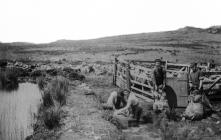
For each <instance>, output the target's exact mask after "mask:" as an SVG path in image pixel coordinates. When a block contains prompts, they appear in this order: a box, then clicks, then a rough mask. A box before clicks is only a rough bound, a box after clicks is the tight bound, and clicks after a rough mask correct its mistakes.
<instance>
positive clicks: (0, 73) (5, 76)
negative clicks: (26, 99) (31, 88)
mask: <svg viewBox="0 0 221 140" xmlns="http://www.w3.org/2000/svg"><path fill="white" fill-rule="evenodd" d="M17 88H18V77H17V76H16V73H14V72H13V71H12V70H10V69H7V70H6V69H5V70H0V90H14V89H17Z"/></svg>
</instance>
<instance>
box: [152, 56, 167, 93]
mask: <svg viewBox="0 0 221 140" xmlns="http://www.w3.org/2000/svg"><path fill="white" fill-rule="evenodd" d="M152 78H153V84H154V90H155V91H158V89H159V87H160V86H162V87H163V88H164V87H165V85H166V71H165V69H164V68H163V67H162V62H161V60H160V59H156V60H155V68H154V69H153V73H152Z"/></svg>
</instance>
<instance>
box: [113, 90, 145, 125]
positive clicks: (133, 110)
mask: <svg viewBox="0 0 221 140" xmlns="http://www.w3.org/2000/svg"><path fill="white" fill-rule="evenodd" d="M124 96H125V99H126V100H127V105H126V106H125V107H124V108H121V109H119V110H116V111H115V113H114V114H115V115H124V114H125V113H126V114H127V113H128V112H129V116H132V118H134V119H136V121H137V122H138V123H139V121H140V117H141V114H142V108H141V105H140V102H139V100H138V99H137V97H136V96H135V94H134V93H132V92H129V91H127V92H124Z"/></svg>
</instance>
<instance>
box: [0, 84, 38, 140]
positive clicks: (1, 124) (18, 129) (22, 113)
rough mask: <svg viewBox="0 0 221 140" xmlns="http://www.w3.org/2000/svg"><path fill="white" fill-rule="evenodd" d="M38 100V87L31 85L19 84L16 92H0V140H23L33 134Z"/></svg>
mask: <svg viewBox="0 0 221 140" xmlns="http://www.w3.org/2000/svg"><path fill="white" fill-rule="evenodd" d="M40 99H41V94H40V91H39V89H38V86H37V85H35V84H31V83H22V84H19V88H18V89H17V90H16V91H10V92H7V91H0V140H24V139H25V137H27V136H29V135H31V134H32V133H33V128H32V124H33V122H34V114H36V113H37V110H38V106H39V104H40Z"/></svg>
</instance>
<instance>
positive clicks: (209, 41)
mask: <svg viewBox="0 0 221 140" xmlns="http://www.w3.org/2000/svg"><path fill="white" fill-rule="evenodd" d="M8 45H10V46H20V47H21V46H22V47H33V46H44V47H45V46H47V47H62V48H66V47H67V48H75V49H80V50H85V49H89V50H91V49H95V48H97V49H119V48H120V49H122V48H136V47H137V48H140V47H141V48H145V47H148V46H172V47H194V48H197V47H202V46H205V47H206V46H207V47H210V46H212V47H219V46H220V45H221V26H212V27H209V28H206V29H201V28H195V27H189V26H187V27H184V28H180V29H178V30H174V31H166V32H152V33H140V34H129V35H119V36H110V37H103V38H98V39H89V40H65V39H63V40H58V41H55V42H51V43H46V44H31V43H24V42H15V43H10V44H8Z"/></svg>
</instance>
